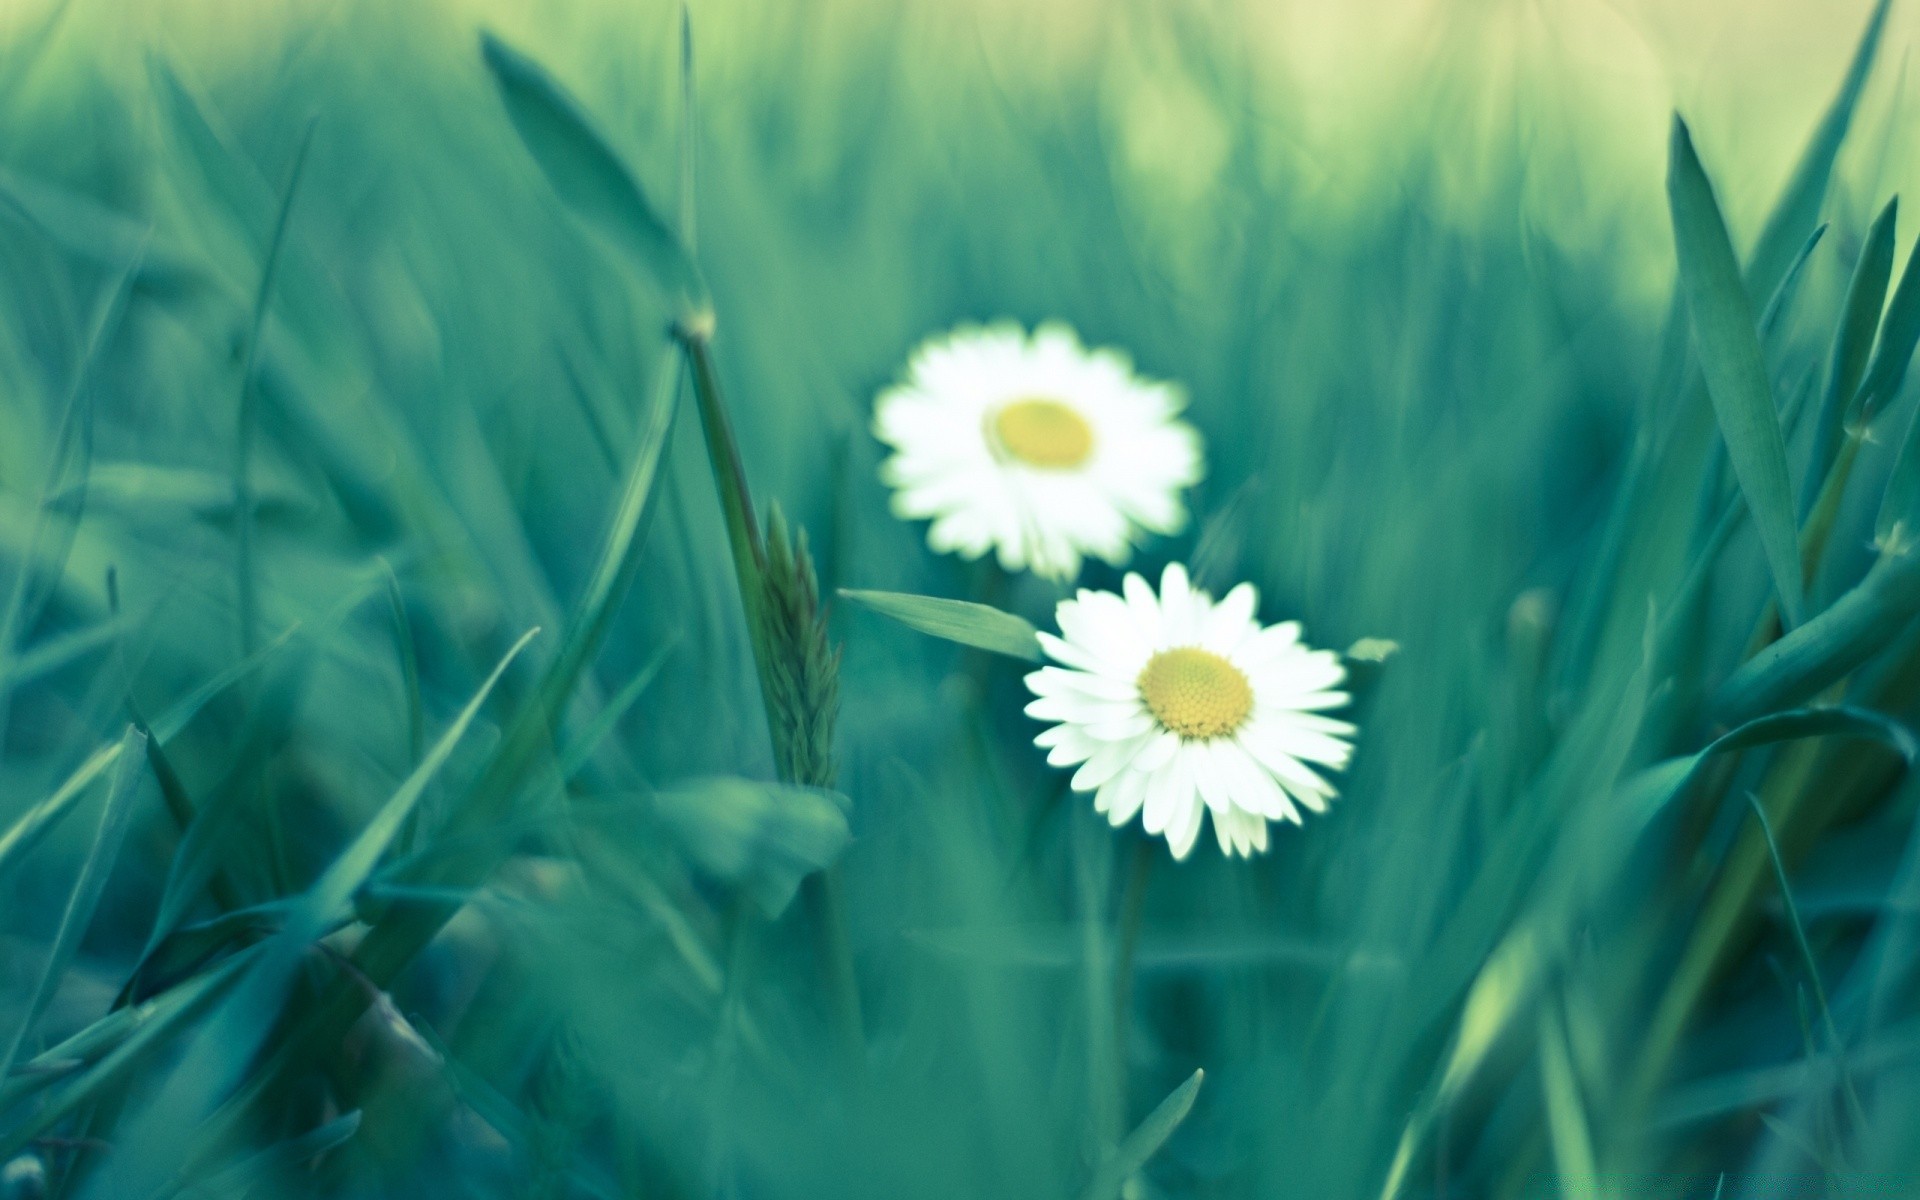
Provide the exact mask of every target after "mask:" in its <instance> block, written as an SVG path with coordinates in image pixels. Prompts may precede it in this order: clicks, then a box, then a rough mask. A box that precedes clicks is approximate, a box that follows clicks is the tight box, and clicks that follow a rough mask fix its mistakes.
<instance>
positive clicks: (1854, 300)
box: [1800, 196, 1900, 513]
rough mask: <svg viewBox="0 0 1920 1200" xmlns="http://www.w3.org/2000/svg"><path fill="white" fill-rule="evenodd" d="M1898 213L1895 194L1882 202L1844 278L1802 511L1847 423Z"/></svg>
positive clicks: (1883, 290)
mask: <svg viewBox="0 0 1920 1200" xmlns="http://www.w3.org/2000/svg"><path fill="white" fill-rule="evenodd" d="M1899 211H1900V199H1899V197H1897V196H1896V197H1894V198H1893V199H1892V200H1889V201H1887V206H1886V207H1885V208H1883V209H1881V210H1880V215H1879V216H1877V217H1875V218H1874V219H1873V224H1872V225H1871V226H1869V227H1868V229H1867V237H1866V241H1865V242H1864V243H1863V244H1862V245H1861V247H1860V259H1859V261H1858V262H1856V263H1855V264H1854V267H1853V277H1852V279H1850V280H1849V281H1848V282H1847V298H1846V302H1845V304H1844V305H1843V306H1842V308H1841V310H1840V325H1839V327H1838V328H1837V329H1835V330H1834V334H1833V351H1832V354H1831V356H1830V357H1831V360H1832V361H1831V363H1830V364H1829V366H1828V368H1827V390H1826V393H1825V395H1824V396H1823V397H1822V398H1821V401H1820V416H1819V423H1818V424H1817V425H1815V426H1814V430H1813V451H1812V454H1811V455H1810V456H1809V458H1808V464H1809V465H1808V467H1807V477H1806V478H1805V479H1803V480H1801V483H1800V510H1801V512H1802V513H1806V512H1809V511H1811V510H1812V508H1813V504H1814V500H1815V499H1816V498H1818V496H1819V495H1820V489H1821V487H1822V485H1823V484H1824V483H1825V481H1826V477H1827V471H1828V469H1829V468H1831V467H1832V466H1833V459H1834V454H1835V453H1836V451H1837V450H1838V449H1839V446H1840V432H1841V429H1842V428H1843V427H1844V425H1845V424H1846V418H1847V413H1848V411H1849V410H1850V409H1851V408H1852V406H1853V400H1854V397H1855V396H1856V395H1857V394H1858V393H1859V390H1860V380H1861V379H1862V378H1863V377H1864V376H1865V374H1866V371H1867V356H1868V354H1869V353H1871V352H1872V350H1873V339H1874V334H1875V333H1876V332H1877V331H1878V330H1879V328H1880V310H1881V308H1882V307H1883V306H1884V305H1885V304H1886V301H1887V281H1888V280H1889V279H1890V278H1891V277H1892V274H1893V234H1894V222H1895V219H1896V218H1897V217H1898V215H1899Z"/></svg>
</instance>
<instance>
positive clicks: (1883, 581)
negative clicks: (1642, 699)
mask: <svg viewBox="0 0 1920 1200" xmlns="http://www.w3.org/2000/svg"><path fill="white" fill-rule="evenodd" d="M1916 608H1920V559H1916V558H1914V557H1913V556H1912V555H1911V553H1909V552H1903V551H1901V549H1900V548H1899V547H1893V546H1889V547H1888V548H1887V549H1886V550H1883V551H1882V552H1881V555H1880V557H1879V558H1878V559H1877V560H1875V562H1874V564H1873V567H1872V568H1871V569H1869V570H1868V571H1867V575H1866V578H1864V579H1862V580H1861V581H1860V582H1859V583H1857V584H1855V585H1854V586H1853V587H1852V588H1851V589H1849V590H1848V591H1847V593H1846V594H1845V595H1843V596H1841V597H1840V599H1838V600H1836V601H1834V602H1833V604H1832V605H1831V606H1829V607H1828V608H1827V609H1826V611H1824V612H1822V613H1821V614H1820V615H1819V616H1817V617H1815V618H1814V619H1813V620H1811V621H1808V622H1807V623H1806V624H1805V625H1802V626H1801V627H1800V628H1798V629H1795V630H1794V631H1793V632H1791V633H1789V634H1787V635H1786V636H1785V637H1783V638H1781V639H1780V640H1779V641H1777V642H1774V643H1773V644H1772V645H1770V646H1768V647H1766V648H1765V649H1763V650H1761V651H1760V653H1758V654H1756V655H1754V656H1753V657H1752V658H1750V659H1748V660H1747V661H1746V662H1745V663H1743V664H1741V667H1740V669H1739V670H1737V671H1735V672H1734V673H1733V674H1732V676H1730V677H1729V678H1728V679H1727V681H1726V683H1725V684H1723V685H1721V689H1720V694H1719V696H1718V698H1717V700H1716V707H1717V708H1718V709H1719V711H1720V714H1721V716H1722V718H1723V719H1727V720H1735V721H1738V720H1744V719H1746V718H1749V717H1754V716H1758V715H1760V714H1762V713H1766V712H1769V711H1771V710H1773V709H1777V708H1780V707H1782V706H1784V705H1788V704H1795V703H1799V702H1800V701H1803V700H1805V699H1807V698H1808V697H1810V696H1813V695H1815V694H1816V693H1818V692H1819V691H1820V690H1821V689H1822V688H1824V687H1826V686H1827V685H1828V684H1830V683H1833V682H1835V681H1836V680H1839V679H1842V678H1844V677H1845V676H1846V675H1847V674H1848V673H1849V672H1851V671H1852V670H1853V669H1854V668H1855V667H1858V666H1859V665H1860V664H1861V663H1864V662H1866V661H1867V660H1868V659H1869V658H1871V657H1873V656H1874V655H1875V654H1878V653H1879V652H1880V651H1882V650H1884V649H1885V648H1886V645H1887V642H1888V641H1889V640H1890V639H1891V638H1893V637H1894V636H1895V635H1896V634H1898V633H1899V632H1900V630H1902V629H1904V628H1906V626H1907V625H1908V624H1909V623H1910V622H1911V621H1912V619H1913V614H1914V611H1915V609H1916Z"/></svg>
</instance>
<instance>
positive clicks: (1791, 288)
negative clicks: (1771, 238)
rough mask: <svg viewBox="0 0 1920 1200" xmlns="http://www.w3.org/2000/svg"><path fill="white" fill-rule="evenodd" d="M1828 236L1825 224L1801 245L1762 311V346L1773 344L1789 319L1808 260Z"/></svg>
mask: <svg viewBox="0 0 1920 1200" xmlns="http://www.w3.org/2000/svg"><path fill="white" fill-rule="evenodd" d="M1826 236H1827V226H1826V223H1825V222H1822V223H1820V224H1819V225H1816V226H1815V227H1814V230H1813V232H1812V233H1810V234H1808V235H1807V240H1806V241H1804V242H1802V243H1801V244H1800V251H1799V253H1797V254H1795V255H1794V256H1793V263H1792V265H1791V266H1789V267H1788V268H1787V273H1786V274H1785V275H1783V276H1781V278H1780V286H1778V287H1776V288H1774V289H1773V295H1772V296H1771V297H1770V298H1769V299H1768V300H1767V306H1766V308H1764V309H1762V310H1761V311H1760V343H1761V345H1762V346H1770V345H1772V344H1773V336H1774V334H1775V333H1776V332H1777V331H1778V330H1779V328H1780V323H1781V322H1782V321H1784V320H1786V319H1787V313H1789V312H1790V311H1792V309H1793V301H1794V299H1795V297H1797V296H1799V294H1800V281H1801V280H1802V279H1804V278H1806V270H1807V260H1808V259H1810V258H1812V257H1813V252H1814V250H1815V248H1817V247H1818V246H1819V245H1820V242H1821V239H1823V238H1825V237H1826Z"/></svg>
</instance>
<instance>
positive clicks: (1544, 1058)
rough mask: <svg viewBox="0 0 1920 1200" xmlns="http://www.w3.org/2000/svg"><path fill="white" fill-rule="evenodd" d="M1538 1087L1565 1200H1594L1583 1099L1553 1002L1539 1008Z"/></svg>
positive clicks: (1595, 1190) (1592, 1162)
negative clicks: (1543, 1096)
mask: <svg viewBox="0 0 1920 1200" xmlns="http://www.w3.org/2000/svg"><path fill="white" fill-rule="evenodd" d="M1539 1044H1540V1090H1541V1091H1542V1092H1543V1093H1544V1094H1545V1095H1546V1098H1547V1134H1548V1137H1549V1139H1550V1140H1551V1142H1552V1144H1553V1159H1554V1165H1555V1167H1556V1168H1557V1169H1556V1170H1555V1172H1554V1174H1555V1177H1556V1178H1557V1179H1558V1181H1559V1184H1560V1194H1561V1195H1562V1196H1564V1197H1565V1198H1566V1200H1598V1197H1599V1195H1600V1192H1599V1190H1598V1187H1597V1186H1596V1185H1597V1181H1598V1179H1599V1169H1598V1166H1597V1163H1596V1160H1595V1158H1594V1152H1593V1133H1592V1131H1591V1129H1590V1127H1589V1125H1588V1123H1587V1113H1586V1109H1587V1106H1586V1102H1585V1101H1583V1100H1582V1099H1581V1097H1580V1083H1579V1080H1578V1079H1577V1078H1576V1077H1575V1075H1574V1070H1573V1054H1572V1052H1571V1050H1570V1049H1569V1047H1568V1045H1567V1030H1566V1025H1565V1023H1564V1022H1563V1021H1562V1020H1561V1019H1560V1014H1559V1013H1558V1012H1557V1011H1556V1010H1555V1007H1554V1005H1552V1004H1546V1005H1543V1006H1542V1008H1541V1010H1540V1043H1539Z"/></svg>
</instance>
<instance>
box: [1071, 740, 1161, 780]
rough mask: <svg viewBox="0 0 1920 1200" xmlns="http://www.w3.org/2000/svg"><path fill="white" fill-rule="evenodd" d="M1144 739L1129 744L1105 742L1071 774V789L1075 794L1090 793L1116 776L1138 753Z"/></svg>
mask: <svg viewBox="0 0 1920 1200" xmlns="http://www.w3.org/2000/svg"><path fill="white" fill-rule="evenodd" d="M1143 740H1144V739H1138V738H1136V739H1135V740H1133V741H1130V742H1107V743H1105V744H1103V745H1102V746H1101V747H1100V749H1099V750H1098V751H1097V752H1095V754H1094V755H1093V757H1091V758H1089V759H1088V760H1087V762H1086V765H1085V766H1083V767H1081V768H1080V769H1079V770H1078V771H1075V772H1074V773H1073V781H1072V784H1071V786H1072V788H1073V790H1074V791H1076V792H1090V791H1092V790H1094V789H1095V788H1097V787H1099V786H1100V785H1101V784H1103V783H1105V782H1106V781H1107V780H1109V779H1112V778H1113V777H1114V776H1115V775H1118V774H1119V773H1120V772H1121V770H1123V769H1124V768H1125V767H1126V766H1127V764H1129V763H1131V762H1132V761H1133V757H1134V755H1136V754H1138V753H1139V752H1140V746H1141V744H1142V741H1143Z"/></svg>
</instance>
